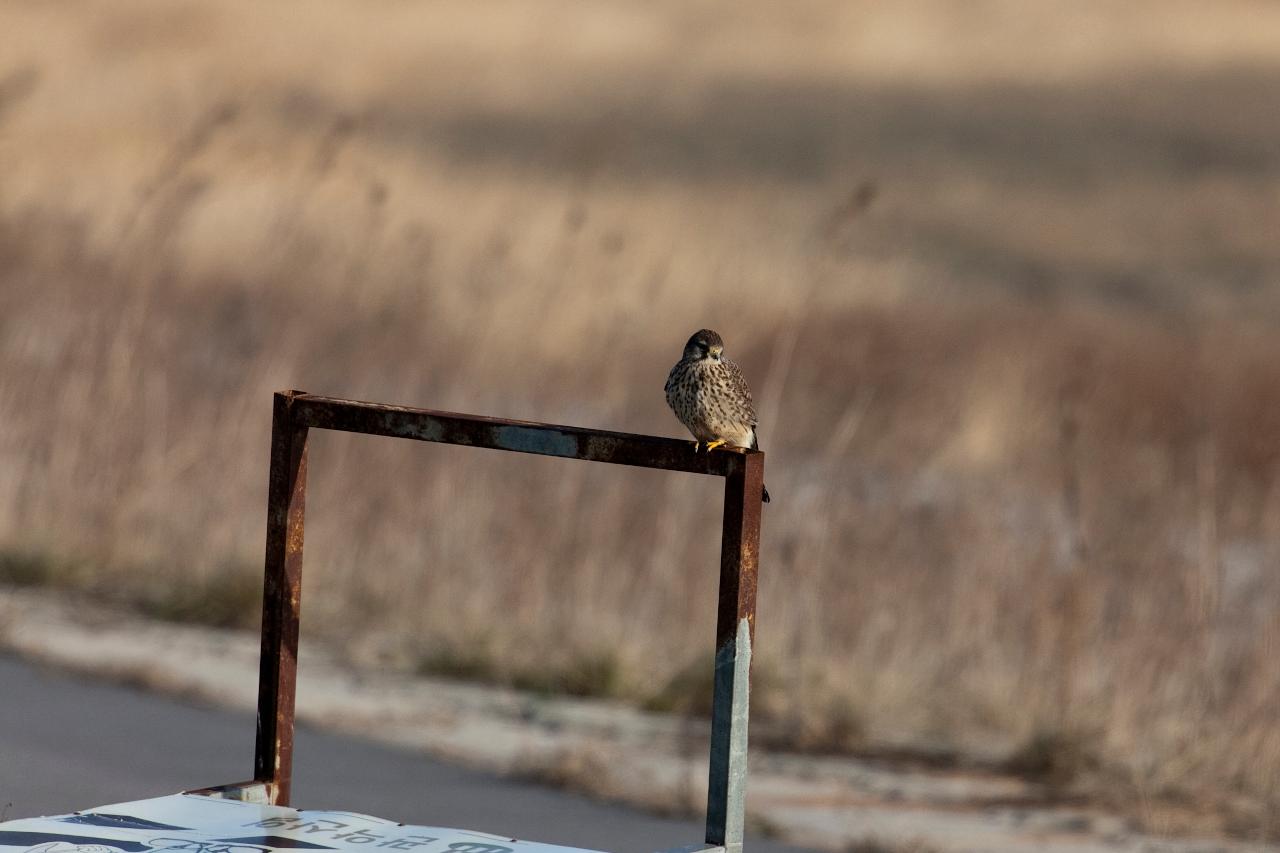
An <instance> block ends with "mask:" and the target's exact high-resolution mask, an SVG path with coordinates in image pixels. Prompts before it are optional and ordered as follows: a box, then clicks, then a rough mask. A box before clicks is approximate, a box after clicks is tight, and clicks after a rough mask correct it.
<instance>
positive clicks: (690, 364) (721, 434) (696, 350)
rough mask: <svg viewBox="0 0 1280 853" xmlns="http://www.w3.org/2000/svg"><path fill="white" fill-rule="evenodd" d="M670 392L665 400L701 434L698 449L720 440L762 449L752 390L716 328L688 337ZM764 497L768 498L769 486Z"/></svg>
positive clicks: (716, 444) (669, 383) (671, 376)
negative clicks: (728, 353)
mask: <svg viewBox="0 0 1280 853" xmlns="http://www.w3.org/2000/svg"><path fill="white" fill-rule="evenodd" d="M666 391H667V405H668V406H670V407H671V410H672V411H673V412H675V413H676V417H677V418H679V419H680V423H682V424H684V425H685V426H686V427H688V428H689V432H691V433H693V437H694V438H695V439H697V442H696V443H695V444H694V448H693V449H694V452H695V453H696V452H697V451H698V450H699V448H701V447H702V446H703V445H705V446H706V449H707V451H708V452H710V451H711V450H713V449H715V448H717V447H719V446H721V445H722V444H727V445H729V446H731V447H747V448H750V449H751V450H757V449H759V447H760V442H759V439H758V438H757V436H756V424H757V423H759V418H757V417H756V410H755V406H753V405H752V403H751V389H750V388H748V387H747V380H746V379H744V378H743V377H742V371H741V370H740V369H739V368H738V365H736V364H734V363H733V361H732V360H731V359H730V358H729V357H728V356H726V355H725V354H724V341H722V340H720V336H719V335H717V334H716V333H715V332H713V331H711V330H710V329H702V330H700V331H698V332H695V333H694V335H693V337H691V338H689V342H688V343H687V344H685V345H684V355H683V356H681V357H680V360H679V361H677V362H676V366H675V367H673V368H671V373H670V374H669V375H668V376H667V386H666ZM764 501H765V503H768V502H769V490H768V489H765V490H764Z"/></svg>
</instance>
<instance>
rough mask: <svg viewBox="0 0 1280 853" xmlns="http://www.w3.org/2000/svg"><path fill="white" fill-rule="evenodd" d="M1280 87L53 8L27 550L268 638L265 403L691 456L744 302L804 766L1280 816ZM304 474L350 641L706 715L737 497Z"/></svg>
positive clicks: (964, 30) (888, 7)
mask: <svg viewBox="0 0 1280 853" xmlns="http://www.w3.org/2000/svg"><path fill="white" fill-rule="evenodd" d="M1277 92H1280V6H1277V5H1276V4H1274V3H1268V2H1262V0H1257V2H1243V1H1242V0H1222V2H1214V3H1207V2H1201V3H1191V2H1174V0H1169V2H1133V3H1124V4H1121V3H1111V2H1103V0H1086V2H1065V0H1064V2H1058V0H1040V2H1034V3H1026V2H1014V0H1008V1H1007V2H995V1H994V0H984V2H972V3H959V2H944V0H911V1H910V2H903V3H895V4H886V3H876V2H848V3H839V2H803V3H796V4H771V3H763V2H762V3H756V2H740V3H735V4H726V5H720V4H709V3H708V4H702V3H698V4H686V3H676V2H674V0H672V2H652V3H643V4H641V3H622V2H593V3H580V2H550V3H525V4H516V3H510V2H499V3H492V4H472V3H461V2H434V3H428V4H406V3H390V2H386V3H382V2H379V3H336V2H332V3H309V4H308V3H276V4H271V5H269V6H268V5H265V4H257V5H251V4H230V3H212V2H187V1H186V0H182V2H152V3H139V2H122V3H113V4H109V5H108V4H101V5H92V4H79V3H58V4H50V3H37V2H13V3H7V4H5V5H4V6H3V7H0V546H2V547H3V559H0V569H2V570H3V571H2V572H0V574H3V576H4V577H6V578H7V579H9V580H10V581H19V582H50V583H60V584H68V585H72V586H79V587H85V588H89V589H93V590H96V591H98V592H100V593H102V594H104V595H114V596H119V597H122V598H125V599H129V600H132V601H134V602H136V603H139V604H141V605H142V606H145V607H149V608H151V609H152V610H153V611H155V612H158V613H161V614H166V615H171V616H176V617H194V618H206V619H213V620H215V621H221V622H226V623H230V624H253V622H254V620H255V618H256V612H255V611H254V609H253V608H254V606H255V604H254V597H255V596H256V589H257V583H258V576H259V572H260V560H261V547H262V544H261V543H262V539H263V517H264V502H265V475H266V467H265V463H266V459H267V440H268V422H269V412H270V392H271V391H273V390H276V389H281V388H289V387H295V388H303V389H306V390H309V391H314V392H319V393H330V394H335V395H339V396H346V397H355V398H363V399H377V400H385V401H390V402H399V403H406V404H416V405H424V406H430V407H435V408H446V409H456V410H462V411H470V412H478V413H485V414H492V415H501V416H511V417H519V418H528V419H538V420H549V421H555V422H565V423H574V424H580V425H588V426H597V427H604V428H612V429H624V430H635V431H646V432H659V433H664V434H671V435H678V434H680V432H681V431H680V429H679V428H678V426H677V424H676V423H675V421H674V420H673V419H672V418H671V416H670V414H669V413H668V412H667V411H666V409H665V405H664V403H663V400H662V394H661V386H662V382H663V379H664V378H665V373H666V370H667V369H668V368H669V366H670V364H671V363H672V362H673V361H674V359H675V358H676V356H677V355H678V352H679V349H680V346H681V345H682V343H683V341H684V339H685V338H686V337H687V336H688V334H689V333H690V332H691V331H693V330H694V329H696V328H698V327H700V326H704V325H707V326H712V327H714V328H717V329H719V330H720V331H721V332H722V333H723V334H724V336H725V338H726V340H727V342H728V350H729V352H730V353H731V354H732V355H733V356H734V357H735V358H736V359H737V360H739V361H740V363H742V364H743V366H744V368H745V369H746V371H747V374H748V377H749V378H750V379H751V381H752V383H753V386H754V388H755V391H756V396H757V400H758V403H759V408H760V410H761V414H762V419H763V423H762V434H763V436H764V441H765V449H766V450H767V451H768V452H769V457H768V471H769V475H768V480H769V484H770V488H771V490H772V492H773V494H774V496H775V499H774V503H773V504H771V505H770V506H769V507H768V508H767V511H766V515H765V525H766V526H765V543H764V557H763V560H762V565H763V569H762V581H761V582H762V587H761V605H760V616H759V625H760V628H759V630H760V637H759V645H760V652H759V654H760V657H759V660H758V670H757V674H758V678H757V689H756V694H755V695H756V708H757V710H758V713H759V716H758V718H757V719H759V720H760V721H761V722H762V726H761V728H760V731H761V732H763V733H765V734H766V737H767V738H768V739H770V740H772V741H773V742H775V743H777V744H781V745H785V746H791V747H795V748H806V749H818V750H828V749H862V750H876V749H885V748H890V749H892V750H895V751H896V750H900V749H905V750H907V751H909V752H914V753H917V754H928V755H931V756H935V757H938V756H958V757H960V758H965V757H968V758H971V759H978V758H985V759H990V758H991V757H992V756H995V757H997V758H1001V757H1003V758H1002V760H1003V759H1008V760H1010V761H1012V762H1013V763H1014V764H1015V766H1019V767H1022V768H1023V769H1026V770H1027V771H1028V772H1038V773H1041V774H1044V776H1045V778H1046V779H1048V780H1049V781H1050V782H1053V783H1055V784H1059V785H1061V786H1064V789H1065V790H1088V791H1093V792H1098V791H1105V792H1108V794H1109V795H1111V796H1115V797H1117V800H1116V801H1117V802H1125V803H1129V804H1132V808H1133V809H1134V810H1135V813H1136V814H1137V815H1138V816H1139V817H1140V818H1141V819H1144V820H1145V821H1146V822H1147V824H1148V825H1149V826H1150V827H1151V828H1153V829H1156V830H1161V829H1167V830H1177V829H1179V828H1182V827H1183V823H1181V822H1183V821H1185V820H1186V813H1187V812H1191V813H1203V814H1202V815H1201V816H1202V817H1203V818H1204V819H1205V821H1206V822H1207V823H1202V824H1201V825H1202V826H1204V825H1209V826H1211V827H1213V828H1217V829H1220V830H1225V831H1228V832H1231V833H1234V834H1239V835H1246V836H1253V837H1269V836H1273V835H1274V834H1275V833H1277V832H1278V831H1280V829H1278V828H1277V823H1276V821H1275V820H1274V819H1273V818H1271V817H1270V815H1271V813H1272V812H1273V811H1274V810H1275V808H1276V807H1277V805H1280V789H1278V788H1277V774H1278V773H1280V727H1278V726H1277V725H1276V723H1277V719H1276V708H1277V703H1278V701H1280V668H1278V667H1277V666H1276V665H1275V657H1276V652H1277V642H1278V640H1280V615H1278V614H1280V609H1278V608H1277V605H1280V580H1278V579H1277V574H1276V569H1277V558H1278V557H1280V478H1278V476H1277V475H1278V474H1280V343H1277V340H1276V335H1275V329H1276V322H1277V320H1278V319H1280V287H1278V285H1280V279H1278V276H1280V247H1278V246H1280V244H1278V241H1277V235H1280V110H1277V109H1276V103H1277V101H1276V93H1277ZM310 495H311V496H310V498H309V518H308V542H307V579H306V591H305V595H304V599H305V608H304V609H305V613H306V624H305V628H304V630H305V631H306V632H308V633H315V634H323V635H325V636H327V637H329V638H330V639H331V640H333V641H335V642H337V643H339V644H341V645H342V646H343V647H345V648H346V649H347V650H348V651H349V653H350V654H351V655H352V657H353V658H354V659H356V660H359V661H362V662H364V663H366V664H369V665H388V666H403V667H419V668H423V669H426V670H432V671H443V672H450V673H454V674H458V675H467V676H475V677H487V678H496V679H503V680H512V681H516V682H518V683H526V684H530V685H533V686H539V687H542V688H545V689H566V690H571V691H577V692H583V693H598V694H605V695H614V696H618V697H620V698H624V699H628V700H632V701H637V702H642V703H646V704H648V705H650V706H652V707H685V706H688V705H691V704H692V705H696V704H697V702H696V699H694V700H691V699H688V698H687V695H686V694H687V693H688V691H690V690H692V691H693V692H694V693H696V692H697V690H698V689H701V688H700V687H699V686H698V685H700V684H702V683H704V678H703V676H702V675H701V673H703V672H704V671H707V670H708V669H709V667H708V665H707V664H708V655H709V648H710V641H711V631H712V622H711V618H712V609H713V597H714V584H715V567H716V561H715V553H716V548H717V545H718V543H717V536H716V532H715V531H716V529H717V525H718V520H719V519H718V513H717V508H718V500H719V493H718V491H717V488H716V484H715V483H712V482H704V481H702V480H699V479H696V478H691V477H682V476H676V475H667V476H664V475H660V474H657V473H654V472H640V471H632V470H625V469H619V470H599V469H597V468H596V467H594V466H587V465H583V464H576V463H566V462H563V461H559V460H543V459H524V458H519V457H510V456H505V455H497V454H495V455H489V454H481V453H477V452H474V451H465V450H461V449H456V448H443V447H435V446H429V445H409V444H407V443H400V442H390V441H378V440H373V439H360V438H354V437H342V436H331V435H318V436H316V437H315V438H314V439H313V446H312V475H311V492H310ZM1162 802H1163V803H1168V802H1173V803H1178V802H1181V803H1184V804H1188V805H1190V806H1191V808H1189V809H1184V810H1183V811H1184V814H1183V816H1182V817H1178V818H1173V817H1169V816H1168V815H1169V814H1170V812H1168V811H1167V810H1163V809H1162V808H1159V807H1157V805H1155V804H1157V803H1162Z"/></svg>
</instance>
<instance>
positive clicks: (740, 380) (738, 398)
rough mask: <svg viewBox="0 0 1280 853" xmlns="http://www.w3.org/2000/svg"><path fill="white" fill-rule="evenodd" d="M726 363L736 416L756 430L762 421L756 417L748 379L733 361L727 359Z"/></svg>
mask: <svg viewBox="0 0 1280 853" xmlns="http://www.w3.org/2000/svg"><path fill="white" fill-rule="evenodd" d="M724 363H725V367H727V368H728V370H729V384H730V386H732V389H733V401H734V409H735V411H734V415H735V416H736V417H739V418H741V419H742V422H743V423H746V424H751V428H752V429H755V426H756V424H758V423H759V422H760V419H759V418H757V417H756V407H755V403H754V402H752V400H751V389H750V388H748V387H747V379H746V377H745V376H743V375H742V368H740V367H738V364H737V362H735V361H732V360H731V359H727V358H726V359H725V360H724Z"/></svg>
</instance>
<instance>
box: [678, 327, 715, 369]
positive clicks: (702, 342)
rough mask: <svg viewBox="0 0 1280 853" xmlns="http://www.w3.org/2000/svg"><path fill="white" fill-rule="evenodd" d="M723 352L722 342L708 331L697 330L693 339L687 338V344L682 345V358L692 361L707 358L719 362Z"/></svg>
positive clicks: (713, 333)
mask: <svg viewBox="0 0 1280 853" xmlns="http://www.w3.org/2000/svg"><path fill="white" fill-rule="evenodd" d="M723 352H724V341H722V340H720V336H719V335H717V334H716V333H715V332H713V331H711V330H710V329H699V330H698V331H697V332H694V334H693V337H691V338H689V342H688V343H687V344H685V345H684V357H685V358H688V359H692V360H694V361H701V360H702V359H707V358H709V359H711V360H712V361H719V360H720V355H721V353H723Z"/></svg>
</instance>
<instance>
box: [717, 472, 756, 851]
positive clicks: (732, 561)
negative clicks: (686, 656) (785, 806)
mask: <svg viewBox="0 0 1280 853" xmlns="http://www.w3.org/2000/svg"><path fill="white" fill-rule="evenodd" d="M763 490H764V458H763V456H762V455H761V454H754V453H753V454H747V455H743V456H739V457H736V458H735V464H734V465H733V467H732V469H731V470H730V472H729V475H728V476H727V477H726V478H725V484H724V526H723V530H722V533H721V536H722V538H721V543H720V600H719V609H718V612H717V615H716V657H715V676H714V682H713V684H714V690H713V696H712V705H711V768H710V773H709V777H708V784H707V839H706V840H707V843H708V844H716V845H721V846H723V847H724V848H725V850H727V851H728V853H738V851H741V849H742V835H743V827H744V824H745V820H746V783H747V717H748V709H749V706H750V698H751V648H752V645H753V643H754V642H755V626H756V578H757V569H758V562H759V554H760V512H761V508H762V507H761V501H760V498H761V493H762V492H763Z"/></svg>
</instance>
